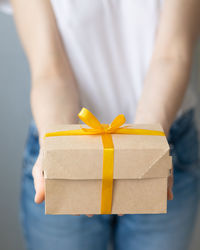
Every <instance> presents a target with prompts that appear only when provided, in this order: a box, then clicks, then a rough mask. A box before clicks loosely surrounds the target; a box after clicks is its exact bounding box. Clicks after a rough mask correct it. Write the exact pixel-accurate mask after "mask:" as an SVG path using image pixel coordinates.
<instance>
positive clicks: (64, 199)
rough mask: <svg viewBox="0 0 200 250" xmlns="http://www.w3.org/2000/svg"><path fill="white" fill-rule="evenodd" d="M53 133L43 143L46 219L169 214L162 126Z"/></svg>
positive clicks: (66, 128) (93, 123) (95, 125)
mask: <svg viewBox="0 0 200 250" xmlns="http://www.w3.org/2000/svg"><path fill="white" fill-rule="evenodd" d="M79 117H80V118H81V119H82V120H83V121H84V122H85V123H86V124H88V125H89V126H90V127H91V128H89V127H88V126H87V125H79V124H74V125H60V126H55V127H51V128H49V130H48V132H47V134H46V136H45V139H44V143H43V148H42V150H43V160H42V166H43V171H44V179H45V213H46V214H155V213H166V212H167V179H168V176H169V174H170V171H171V169H172V158H171V156H170V154H169V145H168V142H167V140H166V137H165V135H164V132H163V130H162V127H161V126H160V125H159V124H148V125H142V124H134V125H133V124H131V125H128V124H126V125H123V126H122V124H123V123H124V121H125V119H124V116H123V115H120V116H119V117H117V118H116V119H115V120H114V121H113V122H112V123H111V125H104V124H100V123H99V122H98V120H97V119H96V118H95V117H94V116H93V115H92V114H91V113H90V112H89V111H88V110H86V109H83V110H82V111H81V112H80V114H79Z"/></svg>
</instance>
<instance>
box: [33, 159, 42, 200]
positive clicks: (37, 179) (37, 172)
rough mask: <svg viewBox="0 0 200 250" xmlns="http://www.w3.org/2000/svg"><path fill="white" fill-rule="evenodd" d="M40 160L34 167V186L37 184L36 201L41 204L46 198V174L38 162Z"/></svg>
mask: <svg viewBox="0 0 200 250" xmlns="http://www.w3.org/2000/svg"><path fill="white" fill-rule="evenodd" d="M38 161H39V159H38ZM38 161H37V162H36V164H35V166H34V167H33V171H32V175H33V178H34V186H35V192H36V193H35V199H34V200H35V202H36V203H38V204H39V203H41V202H43V200H44V176H43V173H42V169H41V167H40V164H38Z"/></svg>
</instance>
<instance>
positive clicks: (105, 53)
mask: <svg viewBox="0 0 200 250" xmlns="http://www.w3.org/2000/svg"><path fill="white" fill-rule="evenodd" d="M1 1H2V0H0V2H1ZM51 2H52V6H53V9H54V12H55V16H56V20H57V24H58V28H59V30H60V33H61V37H62V39H63V43H64V45H65V48H66V52H67V54H68V57H69V60H70V63H71V65H72V68H73V71H74V73H75V76H76V79H77V82H78V86H79V90H80V98H81V105H82V106H84V107H86V108H88V109H90V110H91V111H92V112H93V113H94V114H95V115H96V116H97V117H98V118H99V120H100V121H101V122H106V123H108V122H111V121H112V119H113V118H114V117H115V116H116V115H118V114H121V113H123V114H124V115H125V116H126V119H127V122H128V123H133V122H134V117H135V112H136V107H137V104H138V101H139V98H140V96H141V92H142V89H143V83H144V78H145V75H146V73H147V70H148V67H149V64H150V60H151V56H152V51H153V46H154V41H155V35H156V31H157V26H158V22H159V17H160V11H161V8H162V2H163V1H162V0H84V1H83V0H59V1H58V0H51ZM4 10H7V11H9V9H8V6H7V7H6V1H5V0H4ZM194 78H195V77H193V79H194ZM190 85H191V84H190ZM195 103H196V101H195V95H194V93H193V92H192V91H191V87H189V88H188V91H187V93H186V95H185V99H184V102H183V105H182V107H181V109H180V110H179V113H178V115H179V114H181V113H182V112H183V111H185V110H187V109H189V108H191V107H192V106H194V105H195Z"/></svg>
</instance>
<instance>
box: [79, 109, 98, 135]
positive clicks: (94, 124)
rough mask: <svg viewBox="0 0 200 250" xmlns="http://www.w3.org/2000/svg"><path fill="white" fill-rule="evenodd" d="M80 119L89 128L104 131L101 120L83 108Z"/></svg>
mask: <svg viewBox="0 0 200 250" xmlns="http://www.w3.org/2000/svg"><path fill="white" fill-rule="evenodd" d="M78 117H79V118H80V119H81V120H82V121H83V122H84V123H85V124H87V125H88V126H89V127H91V128H94V129H97V130H100V131H102V130H103V126H102V125H101V123H100V122H99V120H98V119H97V118H96V117H95V116H94V115H93V114H92V113H91V112H90V111H89V110H88V109H86V108H82V109H81V111H80V112H79V114H78Z"/></svg>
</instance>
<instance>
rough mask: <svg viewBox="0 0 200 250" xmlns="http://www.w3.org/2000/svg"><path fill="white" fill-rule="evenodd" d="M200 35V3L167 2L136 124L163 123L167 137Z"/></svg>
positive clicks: (194, 1)
mask: <svg viewBox="0 0 200 250" xmlns="http://www.w3.org/2000/svg"><path fill="white" fill-rule="evenodd" d="M199 32H200V1H199V0H190V1H188V0H165V2H164V6H163V13H162V15H161V20H160V25H159V29H158V33H157V38H156V42H155V48H154V52H153V56H152V60H151V63H150V67H149V71H148V73H147V76H146V79H145V83H144V89H143V93H142V95H141V99H140V101H139V104H138V108H137V112H136V118H135V122H136V123H160V124H161V125H162V126H163V128H164V130H165V133H166V134H168V131H169V128H170V126H171V124H172V122H173V121H174V119H175V116H176V113H177V111H178V109H179V107H180V105H181V103H182V100H183V97H184V94H185V91H186V88H187V85H188V82H189V77H190V70H191V64H192V57H193V50H194V47H195V44H196V41H197V38H198V35H199Z"/></svg>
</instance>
